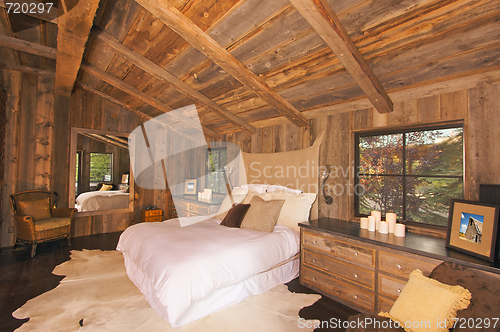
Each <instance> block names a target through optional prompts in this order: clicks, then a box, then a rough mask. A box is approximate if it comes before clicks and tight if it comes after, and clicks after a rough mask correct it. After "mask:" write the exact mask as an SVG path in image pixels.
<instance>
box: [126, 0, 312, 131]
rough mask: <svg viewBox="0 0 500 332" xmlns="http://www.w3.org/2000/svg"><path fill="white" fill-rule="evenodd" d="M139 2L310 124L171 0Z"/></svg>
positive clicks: (270, 100) (280, 107) (302, 122)
mask: <svg viewBox="0 0 500 332" xmlns="http://www.w3.org/2000/svg"><path fill="white" fill-rule="evenodd" d="M136 2H137V3H139V4H140V5H141V6H142V7H144V8H145V9H146V10H147V11H149V12H150V13H151V14H152V15H153V16H155V17H157V18H158V19H159V20H161V21H162V22H163V23H165V24H166V25H167V26H168V27H169V28H170V29H172V30H173V31H175V32H176V33H177V34H179V35H180V36H181V37H182V38H184V39H185V40H186V41H187V42H189V43H190V44H191V45H193V46H194V47H195V48H196V49H198V51H200V52H201V53H203V54H204V55H205V56H207V57H208V58H209V59H210V60H212V61H213V62H215V63H216V64H217V65H218V66H219V67H221V68H223V69H224V70H225V71H226V72H227V73H228V74H230V75H231V76H233V77H234V78H236V79H237V80H238V81H240V82H241V83H242V84H243V85H244V86H246V87H247V88H248V89H250V90H251V91H253V92H254V93H255V94H257V95H258V96H259V97H261V98H262V99H264V100H265V101H266V102H267V103H268V104H269V105H270V106H271V107H273V108H274V109H275V110H277V111H278V112H279V113H281V114H283V115H284V116H286V117H287V118H288V119H289V120H290V121H292V122H294V123H295V124H297V125H299V126H309V121H308V119H307V118H306V117H305V116H304V115H303V114H301V113H300V112H299V111H298V110H297V109H296V108H295V107H294V106H293V105H292V104H291V103H289V102H288V101H287V100H286V99H285V98H283V97H282V96H281V95H279V94H278V93H276V92H275V91H273V90H272V89H271V88H269V86H267V84H266V83H265V82H264V81H263V80H262V79H261V78H260V77H258V76H257V75H255V74H254V73H253V72H252V71H251V70H249V69H248V68H247V67H245V65H243V64H242V63H241V62H240V61H238V59H236V58H235V57H234V56H233V55H232V54H231V53H229V52H228V51H227V50H226V49H225V48H223V47H222V46H220V44H219V43H217V42H216V41H215V40H214V39H212V38H211V37H210V36H209V35H208V34H207V33H205V32H204V31H203V30H201V29H200V28H199V27H198V26H197V25H196V24H194V23H193V22H192V21H190V20H189V19H188V18H187V17H185V16H184V15H183V14H182V13H181V12H180V11H178V10H177V9H176V8H175V7H174V6H172V5H171V4H170V3H169V2H168V1H160V0H136Z"/></svg>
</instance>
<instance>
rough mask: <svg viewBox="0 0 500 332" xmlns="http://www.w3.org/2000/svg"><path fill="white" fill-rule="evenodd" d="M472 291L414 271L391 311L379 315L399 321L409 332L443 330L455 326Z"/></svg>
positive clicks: (467, 304)
mask: <svg viewBox="0 0 500 332" xmlns="http://www.w3.org/2000/svg"><path fill="white" fill-rule="evenodd" d="M470 298H471V293H470V292H469V291H468V290H467V289H465V288H463V287H462V286H450V285H446V284H443V283H440V282H439V281H437V280H434V279H431V278H427V277H425V276H424V275H422V272H421V271H420V270H414V271H413V272H412V273H411V274H410V278H409V280H408V283H407V284H406V286H405V288H404V289H403V291H402V292H401V295H400V296H399V298H398V299H397V300H396V302H395V303H394V305H393V306H392V308H391V310H390V311H389V313H385V312H381V313H380V314H379V315H380V316H384V317H389V318H390V319H392V320H393V321H397V322H399V324H400V326H401V327H403V328H404V329H405V331H407V332H418V331H426V332H438V331H439V332H444V331H448V329H449V328H451V327H452V326H453V323H454V321H453V318H456V317H457V311H458V310H462V309H465V308H467V307H468V306H469V303H470Z"/></svg>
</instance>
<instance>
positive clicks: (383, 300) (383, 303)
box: [377, 295, 396, 313]
mask: <svg viewBox="0 0 500 332" xmlns="http://www.w3.org/2000/svg"><path fill="white" fill-rule="evenodd" d="M394 302H396V300H394V299H392V298H390V297H386V296H381V295H379V296H378V302H377V313H379V312H381V311H383V312H389V311H391V308H392V306H393V305H394Z"/></svg>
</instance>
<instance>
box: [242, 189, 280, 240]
mask: <svg viewBox="0 0 500 332" xmlns="http://www.w3.org/2000/svg"><path fill="white" fill-rule="evenodd" d="M283 203H285V200H283V199H276V200H270V201H265V200H263V199H262V198H260V197H259V196H254V197H253V198H252V200H251V201H250V209H248V212H247V214H246V215H245V218H243V222H242V223H241V226H240V228H247V229H254V230H256V231H262V232H272V231H273V230H274V226H275V225H276V221H278V216H279V214H280V211H281V207H282V206H283Z"/></svg>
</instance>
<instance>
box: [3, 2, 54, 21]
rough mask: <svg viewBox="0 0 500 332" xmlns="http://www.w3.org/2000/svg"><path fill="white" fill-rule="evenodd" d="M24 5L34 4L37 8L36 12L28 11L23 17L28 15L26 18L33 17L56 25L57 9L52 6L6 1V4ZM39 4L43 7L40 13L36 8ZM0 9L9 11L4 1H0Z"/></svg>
mask: <svg viewBox="0 0 500 332" xmlns="http://www.w3.org/2000/svg"><path fill="white" fill-rule="evenodd" d="M16 2H17V3H21V4H22V3H26V4H28V5H29V4H31V3H34V4H35V5H36V6H37V7H36V8H37V10H34V11H33V10H28V11H27V12H26V13H25V14H24V13H23V14H24V15H28V16H31V17H35V18H38V19H40V20H42V21H46V22H50V23H55V24H57V8H56V7H54V6H51V4H48V3H43V2H39V1H37V0H23V1H22V2H19V1H7V3H16ZM40 3H43V6H44V8H45V9H44V10H42V11H39V10H38V6H39V4H40ZM0 7H3V8H6V9H9V7H10V5H7V4H6V1H5V0H0Z"/></svg>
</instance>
